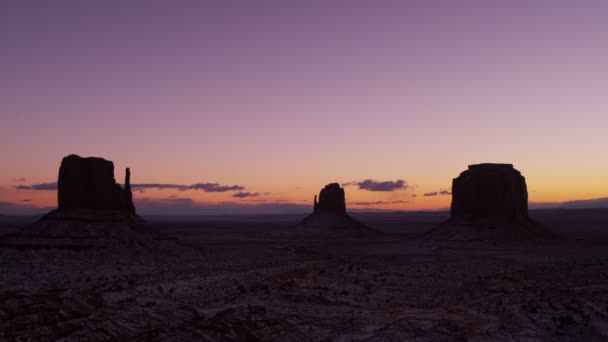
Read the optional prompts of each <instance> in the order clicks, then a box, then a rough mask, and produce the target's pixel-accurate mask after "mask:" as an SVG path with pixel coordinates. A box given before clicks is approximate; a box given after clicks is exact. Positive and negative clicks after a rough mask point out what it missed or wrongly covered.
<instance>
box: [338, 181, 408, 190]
mask: <svg viewBox="0 0 608 342" xmlns="http://www.w3.org/2000/svg"><path fill="white" fill-rule="evenodd" d="M342 186H357V187H358V188H359V190H366V191H396V190H405V189H407V188H408V185H407V182H406V181H405V180H403V179H398V180H395V181H376V180H373V179H366V180H364V181H361V182H348V183H344V184H342Z"/></svg>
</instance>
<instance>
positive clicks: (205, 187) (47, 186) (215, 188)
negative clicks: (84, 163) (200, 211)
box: [16, 182, 245, 192]
mask: <svg viewBox="0 0 608 342" xmlns="http://www.w3.org/2000/svg"><path fill="white" fill-rule="evenodd" d="M16 188H17V189H19V190H57V182H51V183H40V184H32V185H17V186H16ZM131 188H133V189H134V190H136V191H141V192H143V190H145V189H159V190H166V189H176V190H180V191H186V190H202V191H205V192H226V191H240V190H245V187H244V186H241V185H221V184H218V183H196V184H192V185H183V184H166V183H143V184H131Z"/></svg>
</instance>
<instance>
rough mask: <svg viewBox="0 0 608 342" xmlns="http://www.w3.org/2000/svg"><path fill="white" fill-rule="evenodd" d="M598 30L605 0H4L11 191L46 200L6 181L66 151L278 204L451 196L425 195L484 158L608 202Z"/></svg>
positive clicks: (36, 201) (426, 203) (161, 194)
mask: <svg viewBox="0 0 608 342" xmlns="http://www.w3.org/2000/svg"><path fill="white" fill-rule="evenodd" d="M606 41H608V2H606V1H517V0H516V1H299V2H296V1H216V2H211V1H97V2H94V1H23V0H19V1H12V0H7V1H2V2H1V3H0V42H2V56H1V57H0V74H1V77H0V113H2V115H1V125H0V135H1V136H2V141H1V142H2V143H1V144H0V156H1V157H2V160H3V166H2V169H1V170H0V202H4V203H22V201H23V200H30V199H31V201H27V202H24V203H28V206H53V205H55V202H54V200H55V199H54V196H55V195H54V194H53V193H49V192H48V191H47V192H44V191H26V190H17V189H15V186H16V185H18V184H20V183H19V182H18V179H19V178H25V180H26V181H25V183H27V184H36V183H43V182H49V181H53V180H55V179H56V177H57V167H58V165H59V162H60V160H61V158H62V157H63V156H65V155H68V154H71V153H77V154H80V155H82V156H91V155H93V156H102V157H105V158H107V159H110V160H113V161H114V162H115V164H116V166H117V178H118V179H120V178H121V177H122V171H121V170H122V168H124V167H125V166H130V167H131V168H132V169H133V173H134V175H133V177H134V181H136V182H139V183H176V184H194V183H200V182H216V183H220V184H240V185H243V186H244V187H245V188H246V191H249V192H251V193H256V192H257V193H260V194H264V195H260V196H259V197H260V198H259V200H263V201H267V202H282V203H283V202H289V203H292V204H304V203H309V202H310V201H311V198H312V195H313V194H314V193H316V192H318V190H319V189H320V188H321V187H322V186H323V185H325V184H326V183H329V182H332V181H338V182H356V181H363V180H365V179H373V180H376V181H396V180H405V181H406V182H407V184H409V185H410V186H408V187H406V188H404V189H400V190H398V191H390V192H371V191H365V190H361V189H357V188H352V189H348V190H347V196H348V198H349V201H350V202H352V203H355V202H361V203H362V202H368V203H371V202H381V203H383V204H379V205H377V206H376V207H379V208H389V209H404V210H407V209H420V208H442V207H447V206H448V205H449V201H450V196H436V197H435V196H422V194H423V193H430V192H437V191H440V190H442V189H449V187H450V185H451V179H452V178H453V177H456V176H457V175H458V173H459V172H460V171H462V170H464V169H466V166H467V165H468V164H472V163H479V162H509V163H513V164H515V167H516V168H518V169H519V170H520V171H522V173H523V174H524V175H525V176H526V179H527V181H528V188H529V189H530V198H531V200H534V201H538V202H542V201H565V200H573V199H582V198H595V197H606V196H607V195H608V177H607V176H606V175H607V174H608V172H607V170H608V158H606V157H605V155H606V148H607V147H608V140H607V139H606V138H605V136H606V128H607V127H608V94H607V93H606V92H607V89H608V63H607V62H606V61H608V44H606ZM414 185H416V186H414ZM414 194H417V195H418V196H416V197H412V195H414ZM231 195H232V194H229V193H204V192H182V193H176V192H175V191H173V192H171V191H169V190H164V191H156V192H155V191H146V193H144V194H139V195H138V196H140V198H141V199H142V201H143V199H144V198H145V200H146V201H154V200H158V199H164V200H166V199H167V198H168V197H169V196H180V198H185V199H186V200H191V201H193V202H194V203H211V204H217V203H224V202H231V203H233V202H236V203H237V204H246V203H247V202H245V201H246V200H247V199H246V198H235V197H232V196H231ZM391 203H392V204H391Z"/></svg>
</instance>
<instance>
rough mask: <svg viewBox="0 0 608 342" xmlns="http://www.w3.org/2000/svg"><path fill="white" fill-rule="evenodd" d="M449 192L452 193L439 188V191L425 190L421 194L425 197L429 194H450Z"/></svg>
mask: <svg viewBox="0 0 608 342" xmlns="http://www.w3.org/2000/svg"><path fill="white" fill-rule="evenodd" d="M451 194H452V192H451V191H449V190H444V189H441V190H439V191H433V192H427V193H425V194H423V196H425V197H429V196H437V195H451Z"/></svg>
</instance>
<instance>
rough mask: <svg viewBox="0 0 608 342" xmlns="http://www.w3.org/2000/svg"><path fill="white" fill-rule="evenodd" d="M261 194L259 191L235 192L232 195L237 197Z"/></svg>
mask: <svg viewBox="0 0 608 342" xmlns="http://www.w3.org/2000/svg"><path fill="white" fill-rule="evenodd" d="M260 195H261V194H260V193H259V192H242V191H241V192H237V193H236V194H234V195H232V197H237V198H245V197H257V196H260Z"/></svg>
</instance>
